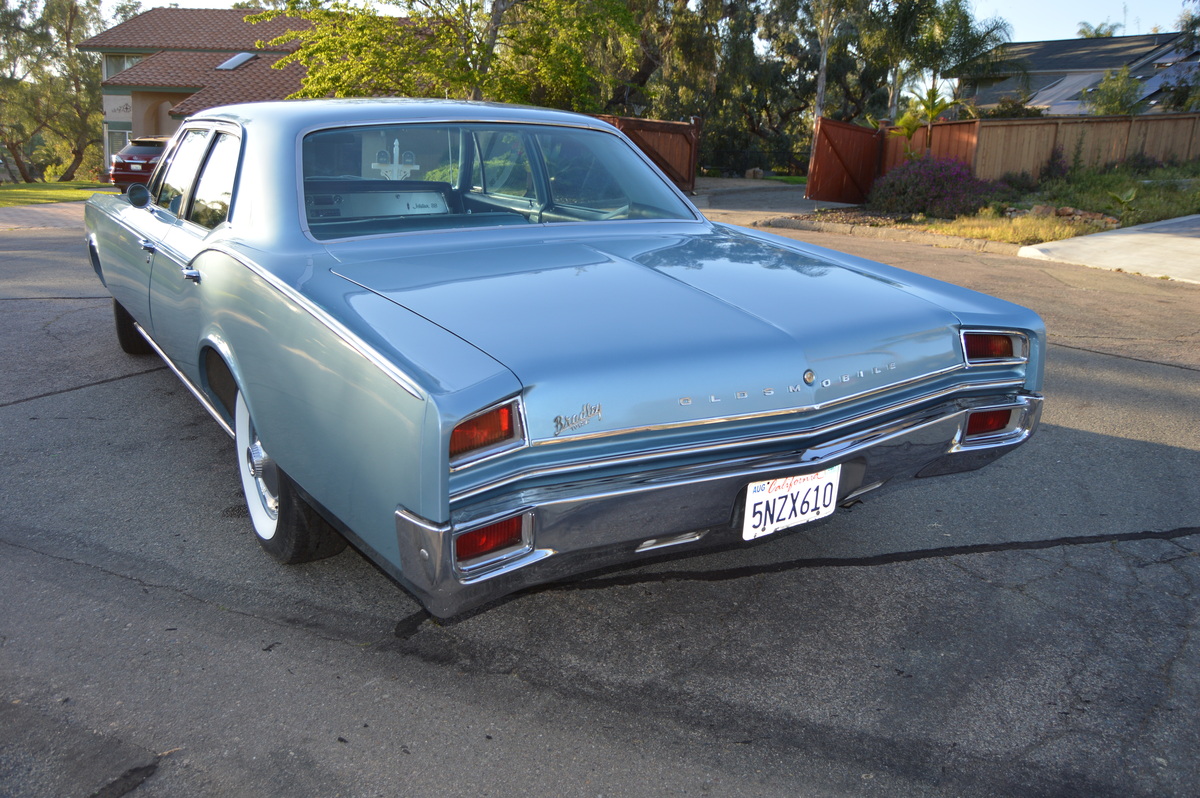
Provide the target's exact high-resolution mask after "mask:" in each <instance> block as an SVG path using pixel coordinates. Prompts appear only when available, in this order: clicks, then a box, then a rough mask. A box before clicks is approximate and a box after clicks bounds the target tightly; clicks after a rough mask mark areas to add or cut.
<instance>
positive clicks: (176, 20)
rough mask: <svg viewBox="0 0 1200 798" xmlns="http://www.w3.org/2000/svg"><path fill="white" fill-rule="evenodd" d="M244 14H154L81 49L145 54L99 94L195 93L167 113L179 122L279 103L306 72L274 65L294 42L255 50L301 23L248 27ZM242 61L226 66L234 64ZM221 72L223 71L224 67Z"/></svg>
mask: <svg viewBox="0 0 1200 798" xmlns="http://www.w3.org/2000/svg"><path fill="white" fill-rule="evenodd" d="M255 13H258V12H257V11H247V10H246V9H235V8H234V9H231V8H223V9H197V8H152V9H150V10H149V11H146V12H145V13H142V14H139V15H137V16H136V17H133V18H132V19H129V20H126V21H125V22H122V23H121V24H119V25H117V26H115V27H113V28H110V29H109V30H106V31H104V32H103V33H100V34H97V35H96V36H93V37H92V38H90V39H87V40H86V41H84V42H82V43H81V44H80V49H82V50H87V51H92V52H101V53H134V54H136V53H150V55H147V56H146V57H145V58H143V59H142V60H141V62H139V63H137V64H135V65H134V66H132V67H130V68H129V69H126V70H124V71H123V72H120V73H118V74H116V75H114V76H113V77H111V78H109V79H108V80H106V81H104V83H103V84H102V85H103V86H104V87H105V88H111V87H118V86H119V87H122V88H127V89H130V90H142V91H155V90H157V91H163V90H171V89H174V90H176V91H177V92H189V91H190V92H193V94H192V95H191V96H190V97H188V98H187V99H186V100H184V101H183V102H181V103H179V104H177V105H175V106H174V107H173V108H171V112H170V113H171V116H174V117H184V116H187V115H189V114H194V113H196V112H197V111H203V110H204V109H206V108H212V107H214V106H217V105H226V104H229V103H237V102H253V101H255V100H280V99H283V98H284V97H287V96H288V95H290V94H294V93H295V92H296V91H298V90H299V89H300V83H301V81H302V80H303V78H304V67H303V66H301V65H299V64H289V65H288V66H287V67H285V68H283V69H273V68H272V65H273V64H274V63H275V62H276V61H278V60H279V59H280V58H282V57H283V56H284V55H285V54H286V53H288V52H291V51H292V50H293V49H294V48H295V46H296V44H297V43H296V42H292V43H289V44H288V45H284V46H274V47H267V48H265V49H262V50H260V49H258V48H257V47H256V44H257V42H259V41H264V42H265V41H269V40H271V39H273V38H275V37H276V36H279V35H281V34H283V33H285V32H287V31H288V30H294V29H296V28H301V27H307V25H308V24H309V23H308V22H307V21H305V20H301V19H295V18H289V17H278V18H276V19H273V20H270V21H268V22H261V23H258V24H251V23H249V22H246V21H245V18H246V17H247V16H249V15H251V14H255ZM239 54H244V55H242V56H241V57H240V58H239V59H238V60H237V61H235V62H230V58H231V57H233V56H237V55H239ZM223 65H224V66H225V67H226V68H222V66H223Z"/></svg>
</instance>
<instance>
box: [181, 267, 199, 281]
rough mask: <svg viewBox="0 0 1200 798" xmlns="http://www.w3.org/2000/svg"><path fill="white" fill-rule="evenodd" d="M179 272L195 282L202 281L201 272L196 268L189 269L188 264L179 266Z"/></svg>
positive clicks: (186, 278) (184, 277)
mask: <svg viewBox="0 0 1200 798" xmlns="http://www.w3.org/2000/svg"><path fill="white" fill-rule="evenodd" d="M179 273H180V274H182V275H183V279H185V280H191V281H192V282H193V283H196V284H199V283H200V272H199V271H197V270H196V269H189V268H188V267H187V266H181V267H179Z"/></svg>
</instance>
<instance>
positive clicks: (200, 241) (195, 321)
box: [150, 129, 241, 381]
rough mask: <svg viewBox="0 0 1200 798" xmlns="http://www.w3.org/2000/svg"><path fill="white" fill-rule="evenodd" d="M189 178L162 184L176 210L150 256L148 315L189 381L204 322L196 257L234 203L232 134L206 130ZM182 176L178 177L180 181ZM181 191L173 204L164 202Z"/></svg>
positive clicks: (221, 229)
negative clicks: (151, 259)
mask: <svg viewBox="0 0 1200 798" xmlns="http://www.w3.org/2000/svg"><path fill="white" fill-rule="evenodd" d="M206 133H207V134H208V135H206V136H205V137H204V138H203V142H204V143H203V147H202V148H199V149H198V151H197V153H196V161H195V165H194V167H193V168H192V169H191V170H189V172H188V174H190V176H189V177H187V178H186V180H183V181H181V182H180V183H178V184H172V183H171V177H172V175H171V174H170V173H168V175H167V177H166V178H165V179H164V191H163V192H160V195H159V201H160V202H161V201H162V200H163V199H164V198H166V199H167V200H168V201H169V202H171V203H173V204H174V206H175V211H176V213H177V218H176V222H175V224H173V225H172V226H171V227H170V229H168V230H167V231H166V234H165V235H164V236H163V238H162V240H161V241H159V243H158V246H157V247H156V249H155V252H154V269H153V271H152V274H151V279H150V315H151V318H152V319H153V320H154V336H155V341H156V342H157V343H158V345H159V347H161V348H162V350H163V351H164V352H165V353H166V354H167V356H168V357H170V358H171V360H172V362H174V363H175V364H176V365H177V366H178V367H179V369H180V370H181V371H183V373H184V374H185V375H186V376H187V377H188V378H189V379H191V380H193V381H194V380H195V379H196V378H197V371H198V365H197V351H198V349H197V343H198V341H199V338H200V334H201V329H202V327H203V324H204V319H203V308H204V302H203V291H204V290H205V284H204V275H203V274H202V273H201V272H200V271H199V270H198V269H196V268H195V264H194V261H195V259H196V256H197V255H199V254H200V253H201V252H202V251H204V250H205V249H206V248H207V247H208V246H209V244H210V242H211V241H212V240H214V239H216V238H219V237H221V236H222V235H224V233H225V231H226V229H227V226H228V224H229V215H230V209H231V207H232V204H233V190H234V183H235V181H236V179H237V169H238V159H239V155H240V152H241V141H240V139H239V138H238V136H237V135H236V132H235V131H232V130H221V129H214V130H211V131H206ZM181 177H182V176H181ZM168 189H169V192H170V193H172V194H173V193H174V192H176V191H179V192H180V196H179V198H178V199H175V198H172V197H165V194H166V193H167V191H168Z"/></svg>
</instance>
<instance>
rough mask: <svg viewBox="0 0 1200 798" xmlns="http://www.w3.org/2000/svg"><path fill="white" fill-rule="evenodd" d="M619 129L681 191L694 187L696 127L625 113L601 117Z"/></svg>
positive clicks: (698, 135) (698, 150) (697, 157)
mask: <svg viewBox="0 0 1200 798" xmlns="http://www.w3.org/2000/svg"><path fill="white" fill-rule="evenodd" d="M596 118H597V119H603V120H604V121H605V122H607V123H609V124H610V125H612V126H613V127H615V128H616V129H617V130H620V131H621V132H622V133H624V134H625V135H626V136H628V137H629V139H630V140H631V141H632V142H633V143H634V144H636V145H637V146H638V149H640V150H641V151H642V152H644V153H646V155H647V156H649V158H650V160H652V161H654V165H655V166H657V167H658V168H659V169H661V170H663V173H664V174H665V175H666V176H667V177H669V178H671V180H672V181H673V182H674V183H675V185H677V186H679V188H680V189H682V190H683V191H688V192H691V191H695V189H696V165H697V163H698V162H699V160H700V126H699V125H697V124H694V123H691V122H661V121H659V120H657V119H637V118H634V117H628V116H601V115H599V114H597V116H596Z"/></svg>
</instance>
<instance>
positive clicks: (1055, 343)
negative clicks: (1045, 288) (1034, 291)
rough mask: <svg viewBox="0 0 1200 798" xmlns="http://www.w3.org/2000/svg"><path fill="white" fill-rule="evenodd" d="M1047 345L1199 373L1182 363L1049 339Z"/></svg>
mask: <svg viewBox="0 0 1200 798" xmlns="http://www.w3.org/2000/svg"><path fill="white" fill-rule="evenodd" d="M1109 340H1114V339H1109ZM1126 340H1133V339H1126ZM1049 345H1050V346H1061V347H1062V348H1063V349H1071V350H1073V351H1076V352H1087V353H1088V354H1092V355H1104V356H1106V357H1115V358H1119V359H1121V360H1131V361H1133V362H1134V363H1146V364H1149V365H1151V366H1166V367H1167V368H1173V369H1183V370H1184V371H1200V368H1197V367H1196V366H1189V365H1186V364H1184V363H1169V362H1166V361H1163V360H1147V359H1146V358H1144V357H1134V356H1132V355H1123V354H1119V353H1117V352H1106V351H1104V350H1103V349H1089V348H1088V347H1086V346H1071V345H1070V344H1064V343H1062V342H1061V341H1058V340H1054V339H1053V338H1051V339H1050V340H1049Z"/></svg>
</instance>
